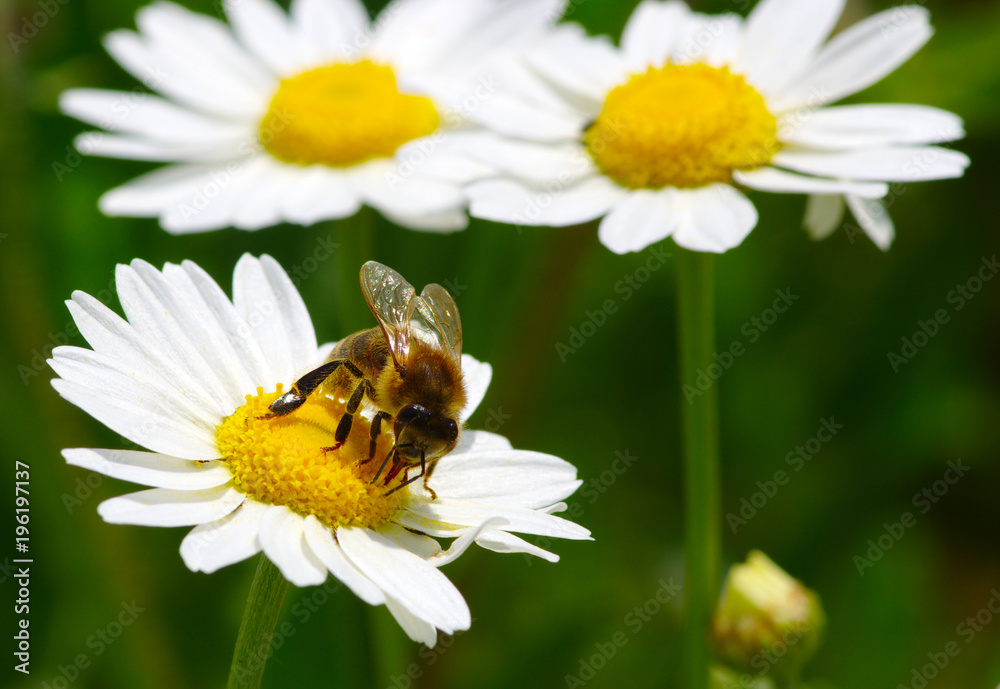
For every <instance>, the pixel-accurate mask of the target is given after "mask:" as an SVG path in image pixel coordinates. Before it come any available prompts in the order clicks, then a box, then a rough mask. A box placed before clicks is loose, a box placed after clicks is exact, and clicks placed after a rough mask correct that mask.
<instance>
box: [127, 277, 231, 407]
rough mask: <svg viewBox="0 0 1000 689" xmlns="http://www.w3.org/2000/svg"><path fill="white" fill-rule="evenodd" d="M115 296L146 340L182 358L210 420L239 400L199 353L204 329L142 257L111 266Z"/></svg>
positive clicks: (211, 360)
mask: <svg viewBox="0 0 1000 689" xmlns="http://www.w3.org/2000/svg"><path fill="white" fill-rule="evenodd" d="M115 284H116V286H117V288H118V299H119V300H120V301H121V304H122V309H123V310H124V312H125V316H126V317H127V318H128V321H129V323H131V324H132V326H133V327H134V328H135V330H136V332H137V333H138V334H139V336H140V337H142V338H143V339H145V340H146V341H147V342H155V343H158V347H159V348H160V349H161V350H162V351H163V352H164V355H165V356H167V357H170V358H171V359H173V360H174V361H176V362H178V363H179V364H180V362H183V364H181V365H183V367H184V368H185V369H186V370H187V371H188V372H189V373H190V375H191V377H193V378H194V379H195V380H196V381H197V389H198V390H199V392H201V393H202V394H203V395H204V396H205V397H206V398H207V399H209V401H210V402H211V404H212V411H213V412H214V414H213V417H212V418H211V421H212V424H213V425H218V423H219V422H220V421H221V420H222V417H224V416H227V415H229V414H231V413H232V411H233V410H234V409H235V408H236V407H237V406H239V404H240V403H241V402H242V396H241V395H239V394H238V393H234V391H232V390H229V389H227V388H226V385H225V384H224V383H223V382H222V381H221V380H220V379H219V377H218V375H216V370H215V368H214V367H213V363H214V358H213V357H212V356H211V355H207V354H204V353H203V352H205V351H206V350H208V349H209V348H210V347H211V342H210V341H205V340H203V339H202V338H203V337H206V335H207V333H206V330H205V329H204V328H202V327H201V326H200V325H199V324H197V323H195V322H194V319H193V317H192V313H191V309H190V308H189V306H188V304H186V303H185V302H184V300H183V298H182V297H181V296H180V295H179V294H178V293H177V291H176V290H175V289H174V288H173V287H172V286H171V285H170V284H169V283H167V281H166V280H165V279H164V278H163V275H162V274H161V273H160V272H159V271H158V270H156V269H155V268H153V267H152V266H151V265H149V264H148V263H146V262H145V261H141V260H135V261H132V264H131V265H129V266H123V265H119V266H118V267H117V269H116V270H115Z"/></svg>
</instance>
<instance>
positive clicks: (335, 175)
mask: <svg viewBox="0 0 1000 689" xmlns="http://www.w3.org/2000/svg"><path fill="white" fill-rule="evenodd" d="M296 172H297V174H296V175H295V180H294V183H293V184H291V185H290V186H287V187H285V188H284V189H283V191H282V195H281V206H280V214H281V216H282V217H284V218H286V219H288V221H289V222H294V223H298V224H300V225H312V224H313V223H316V222H319V221H320V220H333V219H339V218H347V217H350V216H352V215H354V214H355V213H357V212H358V211H359V210H361V200H360V198H358V195H357V193H355V192H354V190H353V189H352V188H351V186H350V184H349V182H348V180H347V175H345V174H344V173H343V172H342V171H341V170H335V169H333V168H329V167H327V166H326V165H313V166H311V167H309V168H306V169H305V170H303V171H296Z"/></svg>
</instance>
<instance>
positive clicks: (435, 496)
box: [424, 462, 438, 500]
mask: <svg viewBox="0 0 1000 689" xmlns="http://www.w3.org/2000/svg"><path fill="white" fill-rule="evenodd" d="M436 467H437V462H434V463H432V464H431V465H430V466H429V467H427V471H425V472H424V490H426V491H427V492H428V493H430V494H431V500H437V499H438V494H437V493H435V492H434V489H433V488H431V487H430V486H428V485H427V481H429V480H430V478H431V474H433V473H434V469H435V468H436Z"/></svg>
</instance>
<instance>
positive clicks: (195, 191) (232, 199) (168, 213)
mask: <svg viewBox="0 0 1000 689" xmlns="http://www.w3.org/2000/svg"><path fill="white" fill-rule="evenodd" d="M278 165H279V163H278V162H277V161H275V160H274V159H273V158H271V157H270V156H268V155H250V156H247V157H242V158H239V159H235V160H231V161H230V162H229V163H228V164H227V165H226V167H225V169H224V171H222V172H221V173H220V174H213V175H211V176H210V177H209V178H207V179H203V180H200V184H198V186H196V187H193V188H191V189H187V190H185V193H184V195H183V196H181V197H180V198H178V199H176V200H175V202H174V203H173V204H171V205H170V207H168V208H166V209H165V210H164V212H163V213H162V214H161V216H160V225H161V226H162V227H163V229H165V230H166V231H167V232H171V233H173V234H187V233H189V232H205V231H207V230H217V229H220V228H223V227H226V226H229V225H232V224H233V223H234V222H235V220H236V217H237V215H238V214H239V212H240V210H242V209H243V207H244V205H245V204H246V203H247V202H248V200H250V199H253V198H254V197H256V195H257V194H259V193H261V192H262V190H266V189H268V188H269V187H270V185H271V182H272V181H273V179H274V172H275V169H276V168H277V166H278Z"/></svg>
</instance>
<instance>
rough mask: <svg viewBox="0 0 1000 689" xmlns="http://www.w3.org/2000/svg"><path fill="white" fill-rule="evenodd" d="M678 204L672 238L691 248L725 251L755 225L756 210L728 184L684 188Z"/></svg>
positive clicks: (735, 244) (679, 244) (748, 232)
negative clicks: (679, 212) (679, 214)
mask: <svg viewBox="0 0 1000 689" xmlns="http://www.w3.org/2000/svg"><path fill="white" fill-rule="evenodd" d="M678 205H679V206H681V207H682V212H681V219H680V223H679V225H678V227H677V229H676V230H675V231H674V235H673V236H674V241H675V242H677V245H678V246H681V247H683V248H685V249H690V250H691V251H710V252H715V253H722V252H724V251H728V250H729V249H732V248H734V247H737V246H739V245H740V244H741V243H742V242H743V240H744V239H746V236H747V235H748V234H750V230H752V229H753V228H754V227H755V226H756V225H757V209H756V208H754V205H753V204H752V203H750V201H749V200H748V199H747V197H745V196H744V195H743V194H741V193H740V192H739V191H737V190H736V189H734V188H733V187H731V186H729V185H728V184H712V185H709V186H707V187H702V188H700V189H688V190H684V191H683V192H681V193H679V194H678Z"/></svg>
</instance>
